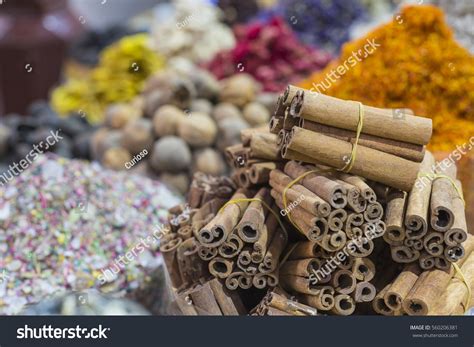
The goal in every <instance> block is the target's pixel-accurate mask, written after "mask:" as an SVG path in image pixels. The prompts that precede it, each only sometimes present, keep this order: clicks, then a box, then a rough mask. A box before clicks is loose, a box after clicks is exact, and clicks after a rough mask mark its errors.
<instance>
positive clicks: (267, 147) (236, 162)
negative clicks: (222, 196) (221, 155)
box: [225, 127, 283, 188]
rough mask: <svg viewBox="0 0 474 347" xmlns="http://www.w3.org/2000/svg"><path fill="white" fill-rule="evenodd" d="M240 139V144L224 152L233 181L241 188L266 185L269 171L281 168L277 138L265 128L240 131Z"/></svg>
mask: <svg viewBox="0 0 474 347" xmlns="http://www.w3.org/2000/svg"><path fill="white" fill-rule="evenodd" d="M240 137H241V140H242V143H240V144H237V145H234V146H230V147H227V148H226V150H225V157H226V160H227V163H228V164H229V166H230V167H232V168H233V169H234V173H233V176H232V177H233V179H234V181H236V182H237V183H238V185H239V186H240V187H243V188H256V187H258V186H262V185H265V184H267V183H268V178H269V174H270V171H271V170H274V169H276V168H281V166H282V160H283V159H282V158H281V156H280V150H279V148H278V145H277V136H276V135H275V134H272V133H270V132H269V131H268V128H267V127H259V128H251V129H244V130H242V131H241V132H240Z"/></svg>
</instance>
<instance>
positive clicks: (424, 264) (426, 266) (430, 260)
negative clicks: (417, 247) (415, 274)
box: [420, 251, 436, 270]
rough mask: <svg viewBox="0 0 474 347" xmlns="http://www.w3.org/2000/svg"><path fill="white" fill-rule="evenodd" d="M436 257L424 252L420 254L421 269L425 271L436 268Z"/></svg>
mask: <svg viewBox="0 0 474 347" xmlns="http://www.w3.org/2000/svg"><path fill="white" fill-rule="evenodd" d="M435 260H436V257H435V256H433V255H431V254H429V253H427V252H425V251H423V252H421V254H420V267H421V268H422V269H423V270H430V269H432V268H434V267H435V265H436V262H435Z"/></svg>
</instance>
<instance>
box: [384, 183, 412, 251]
mask: <svg viewBox="0 0 474 347" xmlns="http://www.w3.org/2000/svg"><path fill="white" fill-rule="evenodd" d="M406 197H407V194H406V193H405V192H402V191H399V190H395V189H391V190H390V191H389V193H388V194H387V205H386V206H387V207H386V209H385V225H386V226H387V233H386V235H387V238H388V239H390V240H391V241H393V242H397V241H403V239H404V238H405V224H404V215H405V204H406Z"/></svg>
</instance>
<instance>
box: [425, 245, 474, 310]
mask: <svg viewBox="0 0 474 347" xmlns="http://www.w3.org/2000/svg"><path fill="white" fill-rule="evenodd" d="M461 272H462V273H463V275H464V278H465V279H466V282H467V284H468V285H469V286H470V287H471V288H472V287H474V253H473V252H471V254H470V255H469V256H468V257H467V259H466V261H465V262H464V264H463V266H462V267H461ZM468 294H469V291H468V289H467V287H466V284H465V283H464V281H463V280H462V279H461V278H460V277H459V276H454V277H453V278H452V279H451V281H450V282H449V284H448V287H447V288H446V290H445V291H444V293H443V295H442V296H441V298H440V299H439V300H438V302H437V303H436V304H435V305H434V307H433V308H431V309H430V310H429V312H428V315H433V316H445V315H452V314H458V313H456V310H457V308H458V307H459V306H462V311H461V312H462V313H464V311H466V309H467V308H468V307H470V306H471V305H469V301H470V298H469V295H468Z"/></svg>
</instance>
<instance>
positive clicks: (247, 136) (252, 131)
mask: <svg viewBox="0 0 474 347" xmlns="http://www.w3.org/2000/svg"><path fill="white" fill-rule="evenodd" d="M259 134H268V127H267V126H265V125H262V126H259V127H256V128H247V129H242V130H241V131H240V140H241V142H242V145H243V146H245V147H248V146H250V142H251V141H252V137H253V136H254V135H259ZM231 147H232V146H231Z"/></svg>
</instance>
